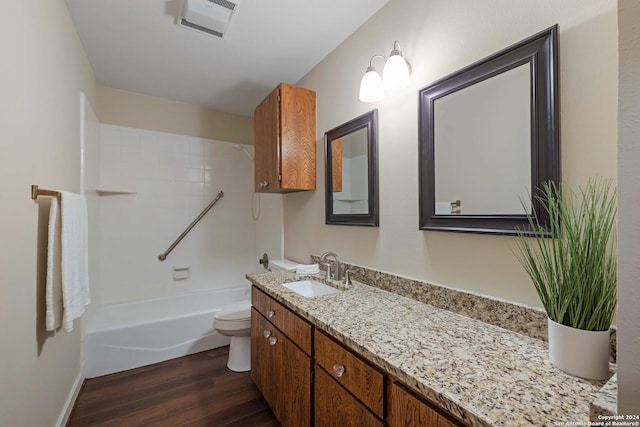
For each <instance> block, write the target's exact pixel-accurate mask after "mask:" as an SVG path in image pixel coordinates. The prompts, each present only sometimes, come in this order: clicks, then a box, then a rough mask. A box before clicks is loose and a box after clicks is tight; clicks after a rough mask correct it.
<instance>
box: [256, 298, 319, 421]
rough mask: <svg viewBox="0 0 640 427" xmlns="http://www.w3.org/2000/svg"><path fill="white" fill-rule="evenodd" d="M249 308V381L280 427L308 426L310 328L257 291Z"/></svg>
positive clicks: (309, 407)
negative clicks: (264, 401)
mask: <svg viewBox="0 0 640 427" xmlns="http://www.w3.org/2000/svg"><path fill="white" fill-rule="evenodd" d="M252 304H253V308H252V310H251V379H252V380H253V382H254V383H255V384H256V386H257V387H258V389H259V390H260V392H261V393H262V395H263V396H264V399H265V400H266V401H267V403H268V404H269V406H270V407H271V410H272V411H273V413H274V414H275V416H276V417H277V418H278V420H279V421H280V423H281V425H282V426H283V427H304V426H310V425H311V375H312V363H311V357H310V354H309V353H310V350H311V325H310V324H308V323H307V322H305V321H304V320H302V319H300V318H299V317H297V316H296V315H295V314H294V313H292V312H290V311H289V310H288V309H286V308H285V307H283V306H282V305H280V304H278V303H277V302H276V301H274V300H272V299H271V298H270V297H269V296H267V295H266V294H264V293H262V292H260V291H258V290H257V289H256V288H253V289H252ZM269 319H271V320H274V321H275V319H279V320H278V324H279V325H280V326H282V328H280V327H278V325H276V324H275V322H272V321H271V320H269ZM285 331H289V332H291V331H293V333H291V335H289V334H288V333H287V332H285ZM304 331H306V334H307V337H303V335H304V333H305V332H304ZM301 337H302V339H301V340H300V338H301ZM296 340H300V341H296ZM300 343H301V344H302V345H306V343H308V347H307V348H308V352H307V351H305V350H303V349H302V348H301V347H300V346H299V344H300Z"/></svg>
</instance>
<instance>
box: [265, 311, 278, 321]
mask: <svg viewBox="0 0 640 427" xmlns="http://www.w3.org/2000/svg"><path fill="white" fill-rule="evenodd" d="M275 315H276V312H275V311H273V310H269V311H267V317H268V318H269V319H271V318H272V317H273V316H275Z"/></svg>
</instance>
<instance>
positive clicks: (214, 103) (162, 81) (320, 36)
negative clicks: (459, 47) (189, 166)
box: [66, 0, 389, 116]
mask: <svg viewBox="0 0 640 427" xmlns="http://www.w3.org/2000/svg"><path fill="white" fill-rule="evenodd" d="M66 1H67V6H68V8H69V11H70V12H71V16H72V18H73V21H74V24H75V26H76V29H77V31H78V34H79V36H80V39H81V40H82V43H83V45H84V48H85V50H86V52H87V55H88V57H89V61H90V62H91V66H92V68H93V71H94V72H95V75H96V79H97V80H98V83H99V84H101V85H105V86H110V87H114V88H119V89H124V90H129V91H133V92H139V93H144V94H147V95H152V96H158V97H162V98H168V99H173V100H176V101H183V102H189V103H192V104H197V105H203V106H206V107H209V108H213V109H217V110H221V111H227V112H231V113H237V114H242V115H246V116H252V115H253V109H254V108H255V106H256V105H257V104H258V103H259V102H260V101H261V100H262V99H263V98H264V97H265V96H266V95H267V94H268V93H269V92H270V91H271V90H272V89H273V88H274V87H275V86H276V85H277V84H278V83H280V82H281V81H282V82H287V83H295V82H297V81H298V80H299V79H300V78H301V77H302V76H304V75H305V74H306V73H307V72H308V71H309V70H311V69H312V68H313V67H314V66H315V65H316V64H318V63H319V62H320V61H321V60H322V59H323V58H324V57H325V56H327V54H329V53H330V52H331V51H332V50H333V49H334V48H335V47H337V46H338V45H339V44H340V43H342V41H344V40H345V39H346V38H347V37H348V36H349V35H350V34H351V33H353V32H354V31H355V30H356V29H357V28H358V27H360V25H362V24H363V23H364V22H365V21H366V20H367V19H369V18H370V17H371V16H372V15H373V14H374V13H375V12H377V11H378V10H379V9H380V8H381V7H382V6H383V5H384V4H386V3H387V2H388V1H389V0H346V1H345V0H315V1H314V0H240V2H239V5H238V8H237V10H236V11H235V12H234V16H233V17H232V19H231V23H230V25H229V28H228V30H227V33H226V34H225V37H224V38H223V39H219V38H216V37H213V36H209V35H206V34H203V33H200V32H197V31H195V30H191V29H187V28H184V27H179V26H178V25H176V16H177V15H178V13H179V10H180V5H181V0H66Z"/></svg>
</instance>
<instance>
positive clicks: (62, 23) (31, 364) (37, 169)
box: [0, 0, 95, 427]
mask: <svg viewBox="0 0 640 427" xmlns="http://www.w3.org/2000/svg"><path fill="white" fill-rule="evenodd" d="M3 5H4V6H5V8H4V10H3V12H4V13H5V14H6V16H8V17H9V16H10V17H11V19H7V20H6V22H4V23H3V24H2V25H1V26H0V52H3V54H2V60H1V61H2V64H1V66H0V88H1V90H0V93H2V97H1V100H0V147H1V153H2V155H0V193H1V194H2V199H1V202H0V203H1V204H2V209H1V210H0V236H1V242H2V243H1V244H0V295H2V297H1V300H0V301H1V302H0V324H1V325H2V327H1V328H0V342H1V343H2V344H1V345H0V361H2V363H0V396H2V397H1V398H0V425H2V426H25V427H49V426H54V425H56V423H57V422H58V420H59V418H60V416H61V413H62V412H63V411H64V409H65V401H66V400H67V398H68V396H69V394H70V393H71V392H72V390H73V387H74V384H76V382H77V381H78V380H81V368H82V366H81V360H80V333H79V329H80V328H79V326H78V323H77V322H76V324H75V328H74V331H73V332H72V333H66V332H57V333H46V332H45V331H44V308H43V303H44V276H43V274H44V264H43V259H44V257H45V256H46V253H45V251H46V247H45V246H44V244H45V237H46V231H45V230H46V219H47V215H48V211H47V207H48V205H49V202H48V200H47V199H46V198H44V199H43V200H39V201H37V202H36V201H33V200H31V198H30V185H31V184H39V185H40V186H42V187H43V188H51V189H60V190H70V191H75V192H78V191H80V106H79V103H80V91H84V92H85V93H87V95H88V97H89V99H90V100H91V101H93V100H94V99H95V93H94V91H95V82H94V77H93V73H92V72H91V69H90V67H89V64H88V61H87V58H86V57H85V54H84V51H83V49H82V45H81V44H80V41H79V39H78V37H77V35H76V32H75V29H74V27H73V24H72V22H71V19H70V17H69V14H68V12H67V8H66V5H65V2H64V0H52V1H44V2H43V1H40V0H22V1H17V2H4V4H3Z"/></svg>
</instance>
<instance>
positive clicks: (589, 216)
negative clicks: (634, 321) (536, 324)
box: [517, 180, 616, 379]
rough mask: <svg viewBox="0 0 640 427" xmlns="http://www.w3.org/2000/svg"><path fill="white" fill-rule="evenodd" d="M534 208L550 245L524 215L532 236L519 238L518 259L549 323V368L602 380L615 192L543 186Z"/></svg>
mask: <svg viewBox="0 0 640 427" xmlns="http://www.w3.org/2000/svg"><path fill="white" fill-rule="evenodd" d="M538 200H539V201H540V203H542V205H543V207H544V209H545V210H546V211H547V212H548V214H549V223H548V230H549V231H550V232H551V238H545V237H544V236H543V233H542V231H543V230H544V229H545V227H544V224H541V222H540V219H539V218H538V216H537V215H536V214H535V212H534V213H533V214H531V215H528V220H529V225H530V227H531V228H532V229H533V231H536V232H537V233H536V235H535V236H534V237H527V236H525V235H524V234H523V233H519V234H518V237H517V239H518V240H517V242H518V249H519V252H518V259H519V261H520V263H521V264H522V265H523V267H524V268H525V270H526V271H527V273H528V274H529V276H530V277H531V279H532V280H533V284H534V285H535V288H536V291H537V292H538V296H539V297H540V300H541V301H542V305H543V306H544V308H545V310H546V312H547V315H548V318H549V319H548V326H549V360H550V361H551V363H552V364H553V365H555V366H556V367H558V368H560V369H562V370H563V371H565V372H568V373H570V374H573V375H576V376H579V377H582V378H589V379H607V378H608V377H609V328H610V326H611V322H612V320H613V316H614V313H615V309H616V257H615V252H614V246H613V243H612V240H613V237H614V236H613V232H614V224H615V218H616V192H615V188H614V187H613V186H612V184H611V181H602V180H589V182H588V184H587V186H586V188H584V189H582V188H580V189H579V191H578V192H575V191H571V190H568V189H567V188H566V187H564V186H563V187H562V189H560V188H558V187H557V186H556V185H555V184H553V183H545V184H544V185H543V191H542V195H541V196H539V197H538Z"/></svg>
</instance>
